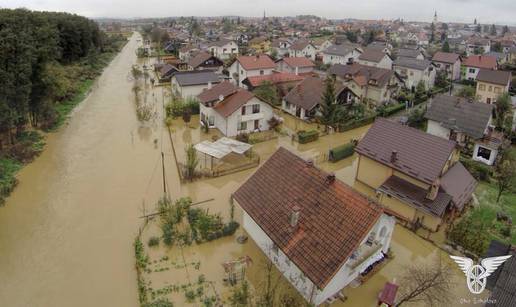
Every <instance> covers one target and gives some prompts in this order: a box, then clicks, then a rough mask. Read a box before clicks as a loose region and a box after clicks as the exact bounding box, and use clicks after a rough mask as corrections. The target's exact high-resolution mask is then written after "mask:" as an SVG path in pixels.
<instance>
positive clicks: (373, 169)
mask: <svg viewBox="0 0 516 307" xmlns="http://www.w3.org/2000/svg"><path fill="white" fill-rule="evenodd" d="M355 152H356V153H357V154H358V167H357V172H356V177H355V179H356V183H355V187H357V188H358V189H359V190H360V191H363V192H364V193H367V194H368V195H371V196H373V197H375V199H376V200H377V201H378V202H379V203H380V204H381V205H383V206H384V209H385V211H386V212H388V213H390V214H393V215H395V216H396V217H397V218H398V219H399V220H400V221H401V222H402V223H404V224H405V225H410V226H411V227H413V228H414V229H417V228H420V227H422V228H423V229H426V230H428V231H430V232H435V231H438V230H439V228H440V226H441V225H442V224H443V222H444V221H445V220H447V219H453V218H454V217H455V216H456V214H457V212H461V211H462V210H463V208H464V206H465V205H466V204H468V203H469V201H470V200H471V197H472V193H473V191H474V189H475V187H476V184H477V183H476V181H475V180H474V179H473V177H472V176H471V175H470V174H469V173H468V171H467V170H466V168H464V166H463V165H462V164H461V163H460V162H458V160H459V155H460V154H459V150H458V148H457V146H456V143H455V142H454V141H450V140H446V139H443V138H441V137H438V136H435V135H431V134H429V133H425V132H423V131H421V130H418V129H415V128H411V127H408V126H406V125H401V124H399V123H396V122H393V121H390V120H388V119H384V118H378V119H376V121H375V123H374V124H373V125H372V127H371V128H370V129H369V130H368V131H367V133H366V135H365V136H364V137H363V138H362V140H361V141H360V142H359V143H358V145H357V147H356V149H355Z"/></svg>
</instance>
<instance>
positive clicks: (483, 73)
mask: <svg viewBox="0 0 516 307" xmlns="http://www.w3.org/2000/svg"><path fill="white" fill-rule="evenodd" d="M511 78H512V75H511V72H510V71H503V70H488V69H480V71H479V72H478V75H477V81H482V82H489V83H494V84H499V85H504V86H505V85H507V84H509V82H510V81H511Z"/></svg>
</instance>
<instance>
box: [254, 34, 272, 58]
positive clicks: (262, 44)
mask: <svg viewBox="0 0 516 307" xmlns="http://www.w3.org/2000/svg"><path fill="white" fill-rule="evenodd" d="M249 48H251V49H253V50H255V51H256V53H258V54H260V53H268V52H269V51H270V50H271V42H270V41H269V40H268V39H267V38H266V37H255V38H253V39H251V40H250V41H249Z"/></svg>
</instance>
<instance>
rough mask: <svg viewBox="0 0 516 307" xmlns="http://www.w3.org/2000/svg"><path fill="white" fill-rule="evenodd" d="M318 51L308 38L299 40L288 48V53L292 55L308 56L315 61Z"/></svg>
mask: <svg viewBox="0 0 516 307" xmlns="http://www.w3.org/2000/svg"><path fill="white" fill-rule="evenodd" d="M316 53H317V50H316V48H315V46H314V45H313V44H312V43H311V42H310V41H306V40H297V41H295V42H294V43H293V44H292V45H291V46H290V47H289V48H288V55H289V56H290V57H306V58H309V59H310V60H312V61H315V54H316Z"/></svg>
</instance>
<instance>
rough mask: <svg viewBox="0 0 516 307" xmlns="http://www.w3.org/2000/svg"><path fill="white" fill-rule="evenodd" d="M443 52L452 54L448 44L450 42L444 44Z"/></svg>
mask: <svg viewBox="0 0 516 307" xmlns="http://www.w3.org/2000/svg"><path fill="white" fill-rule="evenodd" d="M442 51H443V52H450V44H449V43H448V41H445V42H444V44H443V48H442Z"/></svg>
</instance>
